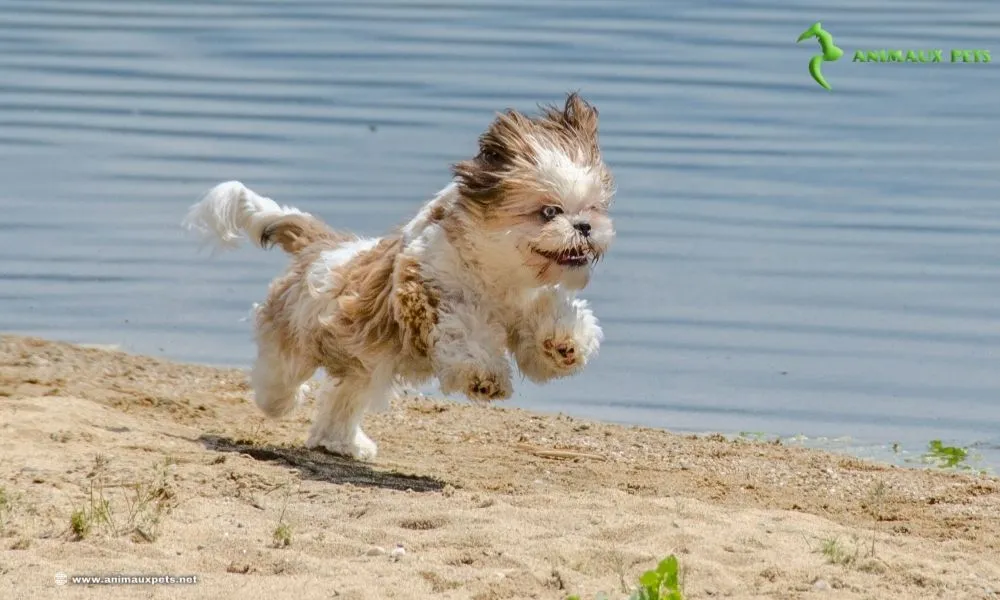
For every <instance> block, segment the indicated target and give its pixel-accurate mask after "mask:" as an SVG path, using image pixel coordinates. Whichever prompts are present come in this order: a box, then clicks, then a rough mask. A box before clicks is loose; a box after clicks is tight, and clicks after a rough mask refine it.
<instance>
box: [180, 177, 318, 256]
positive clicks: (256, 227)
mask: <svg viewBox="0 0 1000 600" xmlns="http://www.w3.org/2000/svg"><path fill="white" fill-rule="evenodd" d="M182 225H183V227H184V228H185V229H187V230H189V231H194V232H196V233H197V234H198V235H199V236H200V237H201V239H202V242H203V243H205V244H208V245H212V246H214V247H215V248H216V249H219V250H224V249H228V248H236V247H238V246H239V245H240V238H241V237H243V236H246V237H247V238H248V239H249V240H250V241H251V242H253V243H254V245H256V246H257V247H259V248H269V247H271V246H281V248H282V249H283V250H284V251H285V252H288V253H290V254H295V253H297V252H299V251H300V250H302V249H303V248H305V247H306V246H309V245H310V244H312V243H314V242H317V241H320V240H323V239H331V238H334V237H335V234H334V232H333V231H331V230H330V228H328V227H327V226H326V225H325V224H324V223H323V222H322V221H320V220H319V219H317V218H316V217H314V216H312V215H310V214H309V213H304V212H302V211H300V210H299V209H297V208H292V207H290V206H280V205H278V203H277V202H275V201H274V200H271V199H270V198H265V197H264V196H261V195H259V194H257V193H255V192H254V191H253V190H251V189H250V188H248V187H246V186H245V185H243V184H242V183H240V182H239V181H227V182H225V183H220V184H219V185H217V186H215V187H214V188H212V189H211V190H209V191H208V193H207V194H205V196H204V198H202V199H201V201H199V202H198V203H197V204H195V205H193V206H192V207H191V208H190V210H188V214H187V217H186V218H185V219H184V221H183V223H182Z"/></svg>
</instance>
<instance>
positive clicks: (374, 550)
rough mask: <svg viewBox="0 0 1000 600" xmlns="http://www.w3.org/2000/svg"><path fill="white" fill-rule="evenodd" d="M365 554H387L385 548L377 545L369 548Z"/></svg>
mask: <svg viewBox="0 0 1000 600" xmlns="http://www.w3.org/2000/svg"><path fill="white" fill-rule="evenodd" d="M365 554H366V555H368V556H382V555H383V554H385V548H382V547H380V546H375V547H374V548H369V549H368V552H365Z"/></svg>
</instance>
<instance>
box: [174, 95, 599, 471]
mask: <svg viewBox="0 0 1000 600" xmlns="http://www.w3.org/2000/svg"><path fill="white" fill-rule="evenodd" d="M597 124H598V116H597V110H596V109H595V108H594V107H593V106H591V105H590V104H589V103H587V102H586V101H584V100H583V99H582V98H580V96H578V95H577V94H570V95H569V97H568V98H567V100H566V103H565V105H564V106H562V107H543V109H542V112H541V114H540V115H538V116H536V117H528V116H525V115H523V114H521V113H519V112H517V111H514V110H507V111H505V112H504V113H501V114H499V115H497V117H496V119H495V120H494V121H493V122H492V123H491V124H490V126H489V128H488V129H487V131H486V132H485V133H484V134H483V135H482V136H480V139H479V153H478V154H477V156H476V157H475V158H472V159H470V160H466V161H464V162H460V163H458V164H456V165H454V166H453V174H454V180H453V182H452V183H451V184H450V185H448V186H447V187H446V188H444V189H443V190H442V191H441V192H439V193H438V194H437V195H436V196H435V197H434V198H432V199H431V200H430V201H429V202H428V203H427V204H426V205H425V206H424V207H423V209H422V210H421V211H420V212H419V214H418V215H417V216H416V217H415V218H414V219H413V220H412V221H410V222H409V223H408V224H407V225H406V226H404V227H402V228H401V229H399V230H398V231H395V232H393V233H392V234H390V235H387V236H385V237H382V238H378V239H362V238H359V237H358V236H356V235H352V234H350V233H344V232H338V231H334V230H332V229H330V228H329V227H328V226H327V225H326V224H324V223H323V222H322V221H320V220H319V219H317V218H316V217H313V216H311V215H309V214H307V213H303V212H300V211H298V210H297V209H294V208H289V207H282V206H279V205H278V204H277V203H275V202H274V201H273V200H271V199H269V198H265V197H262V196H260V195H258V194H256V193H254V192H253V191H251V190H249V189H248V188H246V187H245V186H244V185H243V184H241V183H240V182H236V181H231V182H227V183H222V184H219V185H218V186H216V187H215V188H213V189H212V190H211V191H209V192H208V194H207V195H206V196H205V197H204V199H202V200H201V202H199V203H198V204H195V205H194V206H192V207H191V210H190V212H189V213H188V216H187V219H186V220H185V226H186V227H187V228H189V229H192V230H195V231H198V232H200V233H201V234H202V235H203V236H204V237H205V239H206V240H210V241H213V242H215V243H216V244H217V245H218V246H220V247H227V246H228V247H231V246H235V245H237V244H238V241H239V238H240V236H241V235H245V236H246V237H248V238H249V239H250V240H252V241H253V242H255V243H256V244H257V245H258V246H260V247H262V248H268V247H271V246H280V247H281V248H282V249H283V250H284V251H285V252H287V253H289V254H290V255H291V265H290V266H289V268H288V269H287V271H286V272H285V273H284V274H283V275H281V276H280V277H278V278H277V279H275V280H274V281H273V282H272V284H271V287H270V290H269V292H268V295H267V299H266V300H265V301H264V302H263V303H262V304H260V305H258V306H256V308H255V321H256V338H257V346H258V355H257V359H256V362H255V364H254V366H253V370H252V374H251V383H252V387H253V390H254V395H255V401H256V403H257V405H258V406H259V407H260V408H261V409H262V410H263V411H264V413H266V414H267V415H269V416H272V417H280V416H282V415H285V414H286V413H288V412H289V411H290V410H292V409H293V408H294V407H295V406H296V405H297V404H298V403H299V401H300V400H301V395H302V389H303V388H302V386H303V384H304V382H306V381H307V380H308V379H310V378H311V377H312V375H313V374H314V373H315V372H316V371H317V370H318V369H319V368H321V367H322V368H323V369H324V370H325V372H326V374H327V381H326V382H325V383H324V385H323V387H322V388H321V390H320V395H319V404H318V408H317V412H316V415H315V417H314V420H313V423H312V428H311V430H310V433H309V437H308V440H307V442H306V445H307V446H308V447H310V448H316V447H322V448H325V449H327V450H328V451H331V452H334V453H337V454H346V455H349V456H353V457H355V458H358V459H371V458H373V457H374V456H375V453H376V445H375V443H374V442H373V441H372V440H371V439H369V438H368V436H366V435H365V433H364V432H363V431H362V430H361V427H360V424H361V420H362V417H363V415H364V413H365V411H366V410H368V409H369V408H373V407H383V408H384V407H385V406H387V404H388V400H389V398H390V396H391V395H392V393H393V391H394V389H395V388H396V386H397V385H398V384H400V383H408V384H411V385H417V384H420V383H421V382H424V381H427V380H429V379H431V378H435V377H436V378H437V379H438V381H439V383H440V387H441V391H442V392H444V393H446V394H447V393H461V394H464V395H465V396H467V397H468V398H470V399H472V400H480V401H482V400H500V399H506V398H509V397H510V396H511V393H512V384H511V379H512V368H511V364H510V360H509V358H508V356H511V357H513V359H514V362H515V363H516V365H517V367H518V370H519V371H520V372H521V373H522V374H523V375H524V376H526V377H527V378H529V379H531V380H532V381H535V382H539V383H541V382H545V381H548V380H551V379H554V378H558V377H565V376H568V375H572V374H574V373H577V372H578V371H580V369H582V368H583V367H584V366H585V365H586V364H587V362H588V360H590V359H591V358H592V357H593V356H594V355H595V353H596V352H597V350H598V346H599V345H600V342H601V339H602V332H601V328H600V326H599V325H598V322H597V319H596V318H595V317H594V315H593V314H592V313H591V311H590V309H589V308H588V306H587V303H586V301H584V300H581V299H578V298H576V297H575V293H576V291H578V290H580V289H583V288H584V287H585V286H586V285H587V283H588V281H589V279H590V274H591V270H592V268H593V265H594V264H595V263H596V262H597V261H598V260H599V259H600V258H601V256H602V255H603V254H604V253H605V252H606V251H607V249H608V247H609V245H610V244H611V241H612V239H613V237H614V230H613V228H612V222H611V219H610V218H609V216H608V208H609V206H610V204H611V200H612V197H613V195H614V182H613V178H612V176H611V173H610V171H609V170H608V169H607V167H606V166H605V164H604V162H603V160H602V158H601V151H600V147H599V144H598V127H597Z"/></svg>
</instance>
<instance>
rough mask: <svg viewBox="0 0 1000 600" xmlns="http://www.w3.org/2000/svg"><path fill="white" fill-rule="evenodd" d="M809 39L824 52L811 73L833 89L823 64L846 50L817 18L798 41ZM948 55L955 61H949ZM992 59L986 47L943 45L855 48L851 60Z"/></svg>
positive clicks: (813, 62)
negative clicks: (837, 43) (918, 48)
mask: <svg viewBox="0 0 1000 600" xmlns="http://www.w3.org/2000/svg"><path fill="white" fill-rule="evenodd" d="M809 38H816V41H817V42H819V49H820V51H822V54H817V55H815V56H813V57H812V58H811V59H810V60H809V74H810V75H812V78H813V79H815V80H816V83H818V84H820V85H821V86H822V87H823V88H825V89H827V90H829V89H830V84H829V83H827V81H826V78H825V77H823V63H825V62H834V61H836V60H839V59H840V57H842V56H843V55H844V51H843V50H841V49H840V48H839V47H837V46H836V45H835V44H834V43H833V36H832V35H830V32H829V31H826V30H825V29H823V25H822V24H821V23H820V22H819V21H816V22H815V23H813V24H812V25H811V26H810V27H809V29H806V30H805V31H803V32H802V35H800V36H799V39H798V40H796V42H795V43H796V44H798V43H799V42H801V41H802V40H808V39H809ZM946 56H947V57H949V58H950V59H951V60H950V61H946V60H945V57H946ZM992 60H993V58H992V57H991V56H990V51H989V50H986V49H983V48H975V49H971V50H970V49H967V48H952V49H951V50H950V52H949V54H945V51H944V50H943V49H940V48H925V49H920V50H916V49H898V48H879V49H874V50H860V49H859V50H855V51H854V58H853V59H852V60H851V62H852V63H867V64H871V63H883V64H884V63H899V64H903V63H911V64H932V63H945V62H950V63H953V64H954V63H966V64H968V63H979V64H986V63H989V62H991V61H992Z"/></svg>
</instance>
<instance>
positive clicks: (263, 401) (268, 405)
mask: <svg viewBox="0 0 1000 600" xmlns="http://www.w3.org/2000/svg"><path fill="white" fill-rule="evenodd" d="M315 372H316V365H314V364H311V362H310V361H308V360H304V359H302V358H300V357H297V356H294V355H292V356H289V355H288V354H287V353H286V352H283V351H282V349H281V347H280V346H278V345H276V344H273V343H270V342H269V341H267V340H266V339H265V338H263V337H262V338H261V339H259V340H258V346H257V360H256V361H254V365H253V370H252V371H251V372H250V385H251V387H253V392H254V402H255V403H256V404H257V407H258V408H260V409H261V410H262V411H263V412H264V414H266V415H267V416H269V417H272V418H278V417H282V416H284V415H286V414H288V413H289V412H290V411H291V410H292V409H293V408H295V407H296V406H298V405H299V404H301V403H302V397H303V394H304V393H305V389H306V386H305V382H306V381H307V380H308V379H309V378H310V377H312V375H313V373H315Z"/></svg>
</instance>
